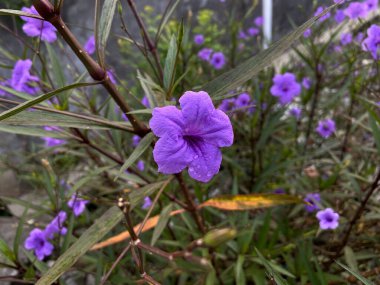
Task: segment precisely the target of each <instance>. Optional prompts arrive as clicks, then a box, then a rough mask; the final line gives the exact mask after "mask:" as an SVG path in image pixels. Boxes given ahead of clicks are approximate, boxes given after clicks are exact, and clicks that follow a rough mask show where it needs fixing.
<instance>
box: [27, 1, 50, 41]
mask: <svg viewBox="0 0 380 285" xmlns="http://www.w3.org/2000/svg"><path fill="white" fill-rule="evenodd" d="M21 10H22V11H23V12H27V13H29V14H34V15H39V14H38V12H37V10H36V8H34V7H33V6H32V7H30V8H27V7H23V8H22V9H21ZM21 19H23V20H24V21H25V24H24V25H23V26H22V30H23V31H24V33H25V34H26V35H27V36H29V37H40V36H41V40H43V41H46V42H48V43H52V42H54V41H55V40H56V39H57V34H56V32H57V30H56V29H55V28H54V26H53V25H52V24H50V23H49V22H46V21H42V20H39V19H35V18H30V17H25V16H21Z"/></svg>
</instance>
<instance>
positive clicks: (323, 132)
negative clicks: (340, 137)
mask: <svg viewBox="0 0 380 285" xmlns="http://www.w3.org/2000/svg"><path fill="white" fill-rule="evenodd" d="M315 130H316V131H317V133H318V134H319V135H320V136H321V137H323V138H325V139H326V138H328V137H329V136H331V135H332V134H333V133H334V132H335V130H336V126H335V122H334V121H333V120H332V119H325V120H321V121H319V122H318V126H317V128H316V129H315Z"/></svg>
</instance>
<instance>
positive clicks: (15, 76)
mask: <svg viewBox="0 0 380 285" xmlns="http://www.w3.org/2000/svg"><path fill="white" fill-rule="evenodd" d="M32 64H33V63H32V61H31V60H30V59H25V60H21V59H20V60H18V61H17V62H16V64H15V66H14V67H13V71H12V78H11V80H10V86H11V87H12V88H13V89H14V90H16V91H20V92H25V93H28V94H31V95H33V94H36V93H37V92H38V90H39V89H38V87H36V86H33V83H35V82H38V81H39V79H38V77H37V76H33V75H31V74H30V69H31V68H32Z"/></svg>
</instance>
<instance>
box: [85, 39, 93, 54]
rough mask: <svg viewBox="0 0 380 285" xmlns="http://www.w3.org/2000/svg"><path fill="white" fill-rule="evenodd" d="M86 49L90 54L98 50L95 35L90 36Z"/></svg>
mask: <svg viewBox="0 0 380 285" xmlns="http://www.w3.org/2000/svg"><path fill="white" fill-rule="evenodd" d="M84 49H85V51H86V52H87V53H88V54H93V53H94V52H95V51H96V46H95V36H90V37H89V38H88V40H87V42H86V44H85V45H84Z"/></svg>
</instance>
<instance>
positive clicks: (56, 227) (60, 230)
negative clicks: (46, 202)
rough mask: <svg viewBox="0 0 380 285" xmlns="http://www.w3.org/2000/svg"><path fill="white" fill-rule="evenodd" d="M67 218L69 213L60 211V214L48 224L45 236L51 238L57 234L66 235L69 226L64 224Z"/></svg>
mask: <svg viewBox="0 0 380 285" xmlns="http://www.w3.org/2000/svg"><path fill="white" fill-rule="evenodd" d="M66 219H67V214H66V212H64V211H60V212H59V213H58V215H57V216H56V217H55V218H54V219H53V220H52V221H51V222H50V223H49V224H48V225H47V226H46V228H45V236H46V237H47V238H49V239H52V238H54V235H55V234H60V235H65V234H66V233H67V228H66V227H64V226H63V224H64V223H65V221H66Z"/></svg>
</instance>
